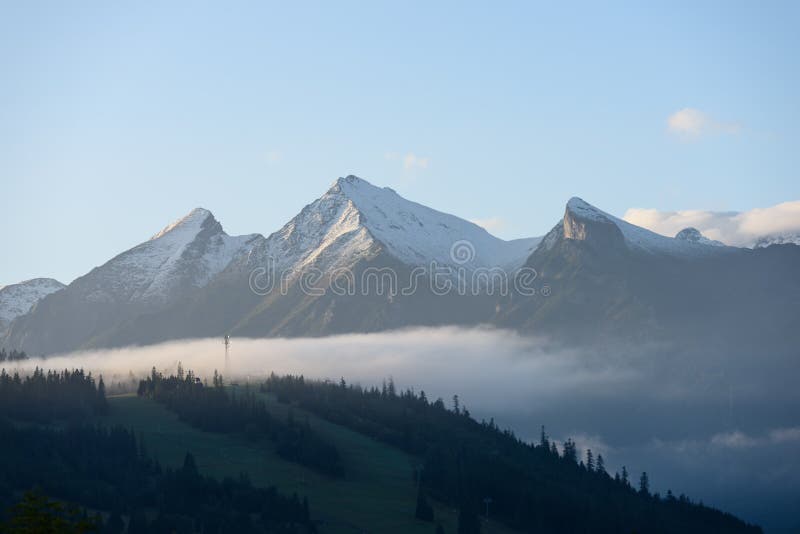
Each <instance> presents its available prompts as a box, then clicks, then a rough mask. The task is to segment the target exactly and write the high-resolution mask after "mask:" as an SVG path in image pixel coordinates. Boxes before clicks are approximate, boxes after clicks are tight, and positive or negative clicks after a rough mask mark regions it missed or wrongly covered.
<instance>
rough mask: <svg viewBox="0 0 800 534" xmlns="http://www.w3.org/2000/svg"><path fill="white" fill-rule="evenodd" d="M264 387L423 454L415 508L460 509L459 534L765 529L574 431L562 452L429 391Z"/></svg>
mask: <svg viewBox="0 0 800 534" xmlns="http://www.w3.org/2000/svg"><path fill="white" fill-rule="evenodd" d="M261 390H262V391H264V392H267V393H270V394H273V395H275V396H276V398H277V399H278V401H280V402H284V403H292V404H295V405H297V406H299V407H301V408H303V409H305V410H308V411H309V412H312V413H314V414H317V415H318V416H321V417H323V418H325V419H327V420H329V421H331V422H333V423H336V424H339V425H342V426H345V427H348V428H351V429H353V430H355V431H357V432H359V433H362V434H366V435H368V436H371V437H373V438H375V439H378V440H380V441H383V442H385V443H388V444H390V445H392V446H395V447H398V448H400V449H402V450H404V451H406V452H409V453H411V454H413V455H416V456H418V457H420V458H421V459H422V461H421V465H420V466H419V469H418V470H417V472H416V475H415V476H416V479H417V482H418V484H419V488H420V489H419V496H418V499H417V508H416V514H417V517H419V518H420V519H427V520H432V519H435V518H434V517H433V510H432V509H431V507H430V505H429V503H428V502H427V499H428V498H429V497H430V498H433V499H436V500H438V501H441V502H444V503H446V504H448V505H451V506H453V507H456V508H457V509H458V510H459V530H458V532H459V534H474V533H477V532H480V521H479V520H478V515H479V514H480V515H483V514H485V513H486V512H487V510H488V511H489V513H490V514H491V516H492V517H493V518H495V519H498V520H500V521H502V522H503V523H505V524H507V525H508V526H510V527H512V528H515V529H518V530H520V531H523V532H559V533H570V532H576V533H577V532H600V533H604V532H615V533H616V532H652V533H665V534H666V533H671V532H686V533H695V532H696V533H705V532H753V533H755V532H760V531H761V529H760V528H758V527H755V526H751V525H748V524H746V523H745V522H743V521H741V520H739V519H737V518H735V517H734V516H732V515H730V514H727V513H723V512H721V511H718V510H715V509H712V508H709V507H707V506H704V505H702V504H698V503H694V502H692V501H691V500H690V499H688V498H686V497H685V496H681V497H679V498H675V497H674V496H673V495H672V494H671V492H670V493H669V494H668V495H667V496H665V497H662V496H661V495H658V494H652V493H651V492H650V487H649V478H648V477H647V474H646V473H643V474H642V476H641V477H640V479H639V485H638V488H636V487H634V486H633V484H632V483H631V481H630V480H629V475H628V473H627V470H625V469H623V472H622V474H616V475H615V476H611V475H609V473H608V472H607V471H606V469H605V459H604V458H602V456H598V457H597V458H595V457H594V455H593V454H592V453H591V451H589V452H588V453H587V457H586V459H585V461H584V460H583V459H581V458H578V453H577V447H576V446H575V443H574V442H573V441H572V440H567V441H566V442H565V443H563V445H562V447H561V452H559V448H558V446H557V445H556V444H555V443H553V442H552V441H551V440H550V439H549V437H548V436H547V435H546V433H545V432H544V429H543V430H542V435H541V438H540V440H539V443H527V442H525V441H523V440H521V439H519V438H517V437H516V436H515V435H514V433H513V432H511V431H509V430H501V429H500V428H498V427H497V425H496V424H495V423H494V421H493V420H492V421H488V422H486V421H481V422H478V421H476V420H475V419H473V418H472V417H471V416H470V414H469V411H468V410H466V409H465V408H464V407H463V406H461V404H460V402H459V399H458V397H457V396H455V397H454V398H453V401H452V405H451V407H449V408H448V407H447V406H446V405H445V403H444V401H443V400H442V399H437V400H435V401H432V402H431V401H429V400H428V398H427V396H426V395H425V393H424V392H419V393H416V392H414V391H413V390H405V391H402V392H398V391H396V388H395V386H394V384H393V382H392V381H391V380H390V381H388V382H387V383H384V385H383V387H382V388H375V387H373V388H362V387H360V386H354V385H347V384H346V382H345V381H344V379H342V380H341V381H340V382H339V383H332V382H319V381H309V380H306V379H305V378H304V377H302V376H282V377H279V376H276V375H274V374H273V375H271V376H270V377H269V378H268V379H267V380H266V381H265V382H264V383H263V384H262V385H261Z"/></svg>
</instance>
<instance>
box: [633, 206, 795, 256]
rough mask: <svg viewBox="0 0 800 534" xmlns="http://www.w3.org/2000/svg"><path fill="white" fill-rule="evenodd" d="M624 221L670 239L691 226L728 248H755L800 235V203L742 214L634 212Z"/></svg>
mask: <svg viewBox="0 0 800 534" xmlns="http://www.w3.org/2000/svg"><path fill="white" fill-rule="evenodd" d="M623 219H625V220H626V221H628V222H629V223H631V224H635V225H637V226H641V227H644V228H647V229H648V230H652V231H653V232H656V233H659V234H662V235H666V236H670V237H672V236H674V235H675V234H676V233H678V232H679V231H681V230H683V229H684V228H687V227H690V226H691V227H694V228H697V229H698V230H700V232H701V233H702V234H703V235H705V236H706V237H708V238H709V239H716V240H718V241H722V242H723V243H725V244H726V245H733V246H740V247H742V246H752V245H753V244H754V243H755V241H756V240H757V239H758V238H759V237H764V236H773V235H785V234H798V235H800V200H793V201H789V202H783V203H781V204H776V205H775V206H771V207H768V208H755V209H752V210H749V211H743V212H736V211H722V212H720V211H706V210H682V211H660V210H656V209H645V208H631V209H629V210H628V211H626V212H625V215H624V216H623Z"/></svg>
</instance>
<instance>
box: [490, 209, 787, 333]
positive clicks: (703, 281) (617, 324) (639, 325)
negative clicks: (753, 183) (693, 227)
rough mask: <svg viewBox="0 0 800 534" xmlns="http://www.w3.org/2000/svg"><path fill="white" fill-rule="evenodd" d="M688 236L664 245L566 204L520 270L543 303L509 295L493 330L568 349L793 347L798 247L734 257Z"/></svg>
mask: <svg viewBox="0 0 800 534" xmlns="http://www.w3.org/2000/svg"><path fill="white" fill-rule="evenodd" d="M687 233H688V234H692V232H686V233H684V232H681V234H684V235H682V236H680V234H679V236H680V237H678V238H675V239H673V238H669V237H664V236H661V235H658V234H655V233H653V232H650V231H648V230H645V229H643V228H639V227H636V226H633V225H631V224H629V223H626V222H624V221H621V220H619V219H617V218H615V217H613V216H611V215H608V214H606V213H604V212H602V211H601V210H599V209H597V208H595V207H594V206H591V205H590V204H588V203H586V202H584V201H582V200H580V199H572V200H570V201H569V202H568V203H567V206H566V210H565V213H564V217H563V219H562V220H561V221H560V222H559V223H558V224H557V225H556V226H555V227H554V228H553V229H552V230H551V231H550V232H549V233H548V234H547V235H546V236H545V238H544V240H543V241H542V244H541V245H540V246H539V247H538V248H537V250H536V251H535V252H534V253H533V254H532V255H531V257H530V258H529V259H528V260H527V262H526V266H527V267H529V268H533V269H535V270H536V271H537V273H538V275H539V281H540V282H541V283H542V284H546V285H547V286H548V288H549V296H546V297H545V296H542V295H540V294H539V295H535V296H529V297H526V296H520V295H512V296H511V297H510V298H508V299H505V300H504V301H503V302H502V303H501V304H500V306H499V311H498V314H497V316H496V318H495V320H496V321H497V323H498V324H500V325H503V326H510V327H514V328H518V329H521V330H524V331H528V332H537V333H542V334H547V335H552V336H556V337H560V338H562V339H568V340H570V341H571V342H576V341H583V342H596V341H598V340H617V341H619V340H628V341H630V340H639V341H657V340H681V341H682V342H683V343H687V344H691V343H693V342H700V341H701V340H702V341H703V342H712V343H714V344H716V345H720V344H724V345H732V344H737V343H739V344H749V345H751V346H753V347H755V346H760V347H761V349H765V348H767V347H769V346H774V345H776V344H783V345H785V346H788V345H787V344H791V340H793V339H797V338H798V335H797V333H796V332H797V331H798V327H799V326H800V318H798V316H797V314H796V310H797V309H798V308H799V307H800V276H798V273H800V247H770V248H769V249H763V250H750V249H741V248H734V247H726V246H720V245H719V244H717V243H713V242H711V243H709V242H705V241H704V240H702V239H695V238H696V237H697V236H696V235H695V236H691V235H690V236H689V237H690V238H689V239H686V237H687V236H686V234H687ZM692 237H694V238H692ZM793 310H795V311H793ZM756 332H757V333H758V334H757V335H754V333H756Z"/></svg>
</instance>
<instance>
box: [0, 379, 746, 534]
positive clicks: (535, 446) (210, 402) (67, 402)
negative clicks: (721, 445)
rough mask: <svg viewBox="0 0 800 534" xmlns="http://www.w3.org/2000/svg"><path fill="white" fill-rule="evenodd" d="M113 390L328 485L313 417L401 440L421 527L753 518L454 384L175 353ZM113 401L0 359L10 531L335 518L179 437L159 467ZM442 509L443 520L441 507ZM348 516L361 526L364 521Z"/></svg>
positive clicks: (658, 528) (627, 527)
mask: <svg viewBox="0 0 800 534" xmlns="http://www.w3.org/2000/svg"><path fill="white" fill-rule="evenodd" d="M127 398H128V399H130V400H131V401H134V402H138V403H148V404H149V405H150V406H152V407H153V408H156V407H158V408H157V409H159V410H161V411H162V412H164V413H170V412H171V413H172V414H175V415H177V418H178V419H177V420H180V421H181V424H182V425H184V426H186V425H188V426H187V427H186V428H190V427H194V428H197V429H200V430H201V431H202V432H200V433H198V435H197V437H199V438H200V439H205V438H203V437H202V436H204V435H205V436H218V435H226V436H228V435H230V436H238V437H237V439H238V440H241V441H247V442H253V443H256V444H261V443H263V447H265V448H260V449H258V450H260V451H266V450H270V449H271V451H273V452H274V454H275V455H277V457H279V458H282V459H283V460H281V461H286V462H290V465H295V466H304V468H305V467H307V468H309V469H311V470H312V471H313V472H318V473H319V475H320V476H322V477H324V478H325V480H328V481H330V483H331V486H329V487H330V488H332V489H330V490H328V491H335V489H336V488H337V487H338V486H337V485H340V484H344V483H345V481H346V479H347V477H348V469H350V468H352V467H354V466H353V464H352V463H346V462H344V461H343V458H342V454H341V453H342V451H341V450H340V448H339V447H341V444H342V441H336V440H333V441H331V436H332V435H331V433H330V432H329V431H321V427H322V426H324V425H329V426H331V427H332V428H339V429H342V432H349V433H352V434H353V435H359V436H367V437H369V438H372V439H370V440H369V441H370V442H374V443H381V444H383V445H382V446H383V447H385V448H386V449H392V450H398V451H403V452H404V454H406V455H408V458H409V459H412V461H413V462H414V465H416V468H415V469H414V471H413V477H412V476H411V470H410V468H409V475H408V476H409V480H408V484H409V489H410V488H411V487H412V485H413V488H414V495H416V500H415V501H416V502H409V504H408V507H407V512H405V513H407V514H408V518H409V519H411V518H416V522H414V521H413V519H411V521H412V522H413V523H414V525H417V526H419V525H423V526H425V525H427V526H426V527H425V528H426V529H429V530H428V531H429V532H432V533H433V532H436V533H440V532H445V529H444V528H443V524H445V525H449V526H448V530H447V531H448V532H458V533H459V534H477V533H479V532H481V531H482V530H485V525H486V522H485V518H484V517H483V516H484V515H486V514H490V515H491V517H492V518H493V519H494V520H495V521H499V522H500V523H502V524H503V525H504V526H505V527H506V528H507V529H508V531H517V532H531V533H533V532H536V533H539V532H544V533H578V532H600V533H606V532H608V533H633V532H642V533H644V532H648V533H649V532H653V533H673V532H681V533H695V532H697V533H700V532H703V533H705V532H719V533H727V532H730V533H739V532H741V533H751V532H752V533H756V532H761V529H760V528H758V527H755V526H752V525H748V524H746V523H744V522H743V521H741V520H739V519H737V518H735V517H733V516H732V515H730V514H726V513H723V512H721V511H719V510H715V509H712V508H709V507H707V506H704V505H702V504H700V503H696V502H693V501H692V500H691V499H689V498H687V497H685V496H683V495H680V496H679V497H675V496H674V495H673V494H672V493H671V492H668V493H667V495H663V496H662V495H659V494H657V493H656V494H654V493H652V492H651V491H650V486H649V480H648V477H647V474H646V473H642V474H641V475H640V476H638V477H636V482H637V483H636V484H633V483H632V482H631V480H630V476H629V474H628V473H627V471H626V470H625V469H624V468H623V469H622V471H621V472H620V473H615V474H613V475H612V474H609V473H608V472H607V471H606V468H605V459H604V458H603V457H602V456H600V455H597V456H594V455H593V454H592V453H591V451H588V452H587V455H586V457H585V458H579V457H578V452H577V448H576V446H575V444H574V442H572V441H571V440H567V441H566V442H564V443H562V444H556V443H554V442H552V440H551V439H550V438H549V437H548V436H547V435H546V433H545V432H544V429H542V434H541V437H540V439H539V441H538V442H537V443H526V442H524V441H523V440H520V439H519V438H518V437H516V436H515V435H514V434H513V433H512V432H510V431H508V430H502V429H500V428H498V427H497V425H496V424H495V423H494V421H491V420H490V421H488V422H487V421H481V422H478V421H476V420H475V419H473V418H472V417H471V416H470V414H469V411H468V410H466V409H465V408H464V407H463V406H461V405H460V403H459V400H458V397H457V396H455V397H453V399H452V402H451V403H448V404H449V406H448V405H446V404H445V402H444V401H443V400H442V399H436V400H433V401H431V400H429V399H428V398H427V396H426V395H425V393H424V392H419V393H417V392H414V391H412V390H405V391H397V390H396V388H395V386H394V384H393V383H392V381H391V380H390V381H388V382H387V383H385V384H384V385H383V387H382V388H374V387H373V388H363V387H360V386H355V385H348V384H347V383H346V382H345V380H344V379H342V380H341V381H340V382H339V383H331V382H319V381H309V380H306V379H305V378H304V377H302V376H282V377H279V376H276V375H271V376H270V377H269V378H268V379H267V380H265V381H264V382H263V383H261V384H259V385H258V387H253V388H251V387H245V388H241V387H232V386H226V385H225V384H224V382H223V379H222V377H221V376H219V375H216V374H215V376H214V378H213V379H212V382H211V384H210V385H209V384H206V383H205V382H204V381H203V380H200V379H199V378H198V377H195V375H194V374H193V373H192V372H191V371H189V372H186V373H184V372H183V370H182V369H180V368H179V371H178V373H177V374H175V375H170V376H165V375H163V374H161V373H158V372H157V371H155V370H153V372H152V373H151V374H150V376H148V377H147V378H145V379H144V380H142V381H141V382H140V384H139V388H138V396H136V397H127ZM137 399H138V400H137ZM148 399H149V400H148ZM153 401H154V402H153ZM277 407H281V408H280V409H276V408H277ZM167 410H168V411H169V412H167ZM113 411H114V403H109V402H108V399H107V398H106V394H105V386H104V383H103V380H102V378H98V379H97V380H95V378H94V377H92V376H91V375H90V374H87V373H84V372H83V371H82V370H73V371H62V372H52V371H48V372H45V371H43V370H40V369H36V370H35V371H34V372H33V373H32V374H30V375H29V376H24V377H23V376H20V375H17V374H13V375H9V374H8V373H6V372H5V371H0V435H2V436H3V440H0V455H2V456H1V457H2V458H3V459H4V461H3V464H2V466H0V509H1V510H2V513H0V524H5V525H6V526H8V529H10V531H12V532H14V531H25V530H24V528H23V530H14V528H16V527H15V526H14V525H16V526H19V525H22V526H23V527H25V525H28V526H30V524H32V523H31V522H34V523H36V522H38V523H37V524H42V525H44V524H59V525H66V526H64V528H67V527H69V529H73V531H75V532H78V531H80V532H90V531H98V532H109V533H112V532H113V533H115V534H121V533H124V532H127V533H130V534H136V533H139V532H165V533H166V532H186V533H192V532H202V533H206V532H237V533H239V532H243V533H246V532H254V533H260V532H276V533H283V532H286V533H290V532H291V533H297V534H302V533H304V532H316V531H319V532H323V533H324V532H328V530H327V529H328V528H330V526H331V525H334V524H338V525H339V526H341V525H346V524H348V519H349V517H348V515H349V513H348V509H347V506H346V505H345V506H344V507H342V508H340V509H339V510H338V515H337V516H336V517H335V518H331V517H329V518H326V519H325V520H320V519H315V518H314V515H313V501H312V502H311V503H310V504H309V501H308V500H307V499H306V498H304V497H299V496H298V495H297V493H295V492H292V491H288V492H286V491H285V490H283V491H282V488H281V486H280V485H279V484H277V485H274V486H271V487H270V486H269V485H266V486H265V485H261V486H259V485H254V484H253V483H251V482H250V477H248V475H247V473H241V474H240V475H239V476H238V477H236V476H229V475H225V476H219V473H218V476H216V477H210V476H208V475H206V474H203V472H201V469H200V468H199V467H198V462H197V461H196V460H195V455H194V454H193V453H192V450H191V449H190V450H187V451H186V453H185V455H184V456H183V462H182V463H177V462H174V463H172V464H171V465H169V466H162V464H161V463H160V462H159V460H158V458H157V457H156V456H155V455H153V454H152V453H150V452H149V448H148V442H147V441H146V440H145V439H143V437H142V436H141V435H138V434H137V430H136V429H133V428H128V427H126V426H119V425H117V424H115V425H111V424H105V423H104V421H106V420H112V419H113ZM105 414H111V415H112V417H109V416H106V415H105ZM295 414H296V415H295ZM173 417H174V416H173ZM309 419H314V420H315V423H314V424H310V423H309ZM162 422H163V421H162ZM321 422H324V425H321ZM139 423H141V421H139ZM143 424H148V423H147V420H145V421H144V423H143ZM149 424H151V425H152V424H154V423H149ZM158 424H162V423H158ZM138 431H142V428H138ZM157 433H158V432H157ZM148 435H149V436H151V437H152V436H153V433H152V432H149V433H148ZM373 440H374V441H373ZM191 443H194V444H195V445H197V446H201V444H198V443H196V442H191ZM337 444H338V445H337ZM258 446H259V447H261V446H262V445H258ZM273 452H271V453H270V454H273ZM176 460H177V459H176ZM206 465H208V464H206ZM251 465H252V464H251ZM355 467H356V468H358V466H355ZM277 480H279V481H282V483H285V482H286V479H285V478H284V479H280V478H278V479H277ZM262 482H263V479H262ZM342 487H343V486H342ZM31 490H35V491H34V492H33V493H31ZM375 491H380V489H379V488H377V487H375ZM24 492H28V493H24ZM317 495H318V496H319V494H317ZM353 498H357V497H353ZM52 499H55V500H52ZM342 502H344V503H346V502H347V500H346V499H345V500H344V501H342ZM14 503H16V504H14ZM64 503H66V504H64ZM401 510H402V507H401ZM449 510H456V514H457V521H453V520H452V519H453V516H452V515H451V516H449V518H448V519H447V521H445V520H444V518H443V516H442V515H441V514H449V513H450V512H449ZM376 513H380V510H376ZM401 513H402V512H401ZM361 517H362V520H363V516H361ZM331 519H335V521H333V522H331ZM337 522H338V523H337ZM494 526H495V527H497V528H499V527H500V525H498V524H497V523H495V524H494ZM348 528H349V527H348ZM352 528H356V529H362V530H363V529H365V528H366V529H367V530H368V531H371V530H370V529H371V526H370V525H368V524H362V525H359V526H356V525H355V523H353V525H352ZM415 528H416V527H415ZM8 529H7V530H8ZM494 530H496V528H493V531H494ZM33 531H35V530H33ZM415 531H418V530H415ZM424 531H425V530H424V529H423V532H424Z"/></svg>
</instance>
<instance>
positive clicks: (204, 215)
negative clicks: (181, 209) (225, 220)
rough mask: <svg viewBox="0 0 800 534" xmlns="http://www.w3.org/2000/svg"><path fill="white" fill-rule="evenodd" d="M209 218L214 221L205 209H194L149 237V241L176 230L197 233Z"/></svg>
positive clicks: (212, 216)
mask: <svg viewBox="0 0 800 534" xmlns="http://www.w3.org/2000/svg"><path fill="white" fill-rule="evenodd" d="M209 217H210V218H211V219H214V215H213V214H212V213H211V212H210V211H208V210H207V209H205V208H195V209H193V210H192V211H190V212H189V213H188V214H186V215H185V216H183V217H181V218H180V219H178V220H177V221H175V222H173V223H171V224H168V225H167V226H165V227H164V228H163V229H162V230H161V231H160V232H158V233H157V234H155V235H154V236H153V237H151V238H150V240H151V241H153V240H155V239H159V238H160V237H163V236H165V235H166V234H168V233H170V232H173V231H176V230H177V231H180V232H183V233H190V232H195V234H196V233H197V232H199V231H200V228H202V226H203V223H204V222H205V221H206V220H207V219H208V218H209ZM214 221H215V222H216V219H214Z"/></svg>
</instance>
